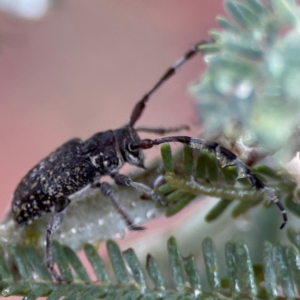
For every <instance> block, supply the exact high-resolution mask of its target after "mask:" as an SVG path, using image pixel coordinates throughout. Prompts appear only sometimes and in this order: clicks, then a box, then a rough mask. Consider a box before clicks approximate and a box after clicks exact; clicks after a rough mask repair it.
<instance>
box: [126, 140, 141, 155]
mask: <svg viewBox="0 0 300 300" xmlns="http://www.w3.org/2000/svg"><path fill="white" fill-rule="evenodd" d="M126 150H127V151H128V152H130V153H132V154H133V155H138V153H139V148H138V147H137V144H135V143H134V142H132V141H128V142H127V144H126Z"/></svg>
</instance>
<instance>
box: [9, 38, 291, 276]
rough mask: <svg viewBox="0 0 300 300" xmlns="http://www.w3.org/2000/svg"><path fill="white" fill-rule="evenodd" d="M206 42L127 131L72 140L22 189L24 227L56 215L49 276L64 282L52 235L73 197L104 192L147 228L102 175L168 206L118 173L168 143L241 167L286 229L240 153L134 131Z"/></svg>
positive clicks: (19, 210)
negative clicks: (142, 136) (121, 202)
mask: <svg viewBox="0 0 300 300" xmlns="http://www.w3.org/2000/svg"><path fill="white" fill-rule="evenodd" d="M204 43H208V42H200V43H197V44H196V45H195V46H194V47H192V48H191V49H190V50H189V51H187V52H186V54H185V55H184V56H183V57H182V58H181V59H179V60H178V61H177V62H176V63H175V64H174V65H173V66H172V67H170V68H169V69H168V70H167V71H166V72H165V73H164V74H163V76H162V77H161V78H160V79H159V80H158V81H157V82H156V84H155V85H154V86H153V87H152V88H151V89H150V90H149V91H148V92H147V93H146V94H145V95H144V96H143V97H142V99H141V100H140V101H139V102H137V104H136V105H135V107H134V109H133V111H132V113H131V116H130V119H129V122H128V123H127V124H126V125H125V126H123V127H120V128H118V129H115V130H108V131H105V132H98V133H96V134H94V135H93V136H92V137H91V138H89V139H88V140H86V141H82V140H81V139H72V140H70V141H68V142H66V143H65V144H63V145H62V146H60V147H59V148H58V149H57V150H55V151H54V152H52V153H51V154H50V155H49V156H47V157H46V158H44V159H43V160H42V161H40V162H39V163H38V164H37V165H36V166H35V167H33V168H32V169H31V170H30V171H29V172H28V173H27V174H26V175H25V177H24V178H23V179H22V180H21V182H20V183H19V185H18V186H17V188H16V190H15V192H14V197H13V202H12V214H13V217H14V219H15V220H16V222H17V223H18V224H20V225H27V224H30V223H31V222H32V221H33V220H34V219H37V218H39V217H40V216H41V215H43V214H45V213H48V212H53V213H54V214H53V216H52V217H51V218H50V219H49V221H48V224H47V233H46V262H47V268H48V270H49V272H50V273H51V275H52V276H53V278H54V279H55V280H56V281H61V280H63V279H62V278H61V277H60V276H59V274H57V272H56V271H55V269H54V263H53V258H52V250H51V235H52V234H53V232H55V231H56V230H57V229H58V228H59V226H60V224H61V222H62V220H63V218H64V215H65V213H66V210H67V208H68V206H69V204H70V201H71V199H70V198H71V196H72V195H73V194H75V193H76V192H79V191H80V190H82V189H83V188H85V187H86V186H91V187H94V188H99V189H100V191H101V192H102V194H103V195H104V196H107V197H109V199H110V200H111V203H112V204H113V206H114V207H115V209H116V210H117V211H118V213H119V214H120V216H121V217H122V218H123V220H124V221H125V223H126V224H127V225H128V227H129V228H130V229H131V230H143V229H144V228H143V227H141V226H137V225H135V224H133V222H132V220H131V219H130V217H129V216H128V215H127V213H126V212H125V211H123V210H122V208H121V207H120V206H119V204H118V201H117V199H116V197H115V195H114V191H113V188H112V186H111V184H109V183H108V182H102V183H100V181H99V179H100V178H101V176H104V175H109V176H110V177H111V178H112V179H113V180H114V181H115V183H116V184H117V185H120V186H130V187H133V188H134V189H136V190H138V191H140V192H142V193H144V194H146V195H148V196H149V197H150V198H151V199H152V200H153V201H155V202H159V203H161V204H164V202H163V199H161V197H160V196H159V195H158V194H156V193H155V192H154V191H153V190H152V189H151V188H149V187H148V186H146V185H144V184H142V183H139V182H134V181H133V180H132V179H130V178H129V177H127V176H126V175H123V174H119V173H118V171H119V169H120V168H121V167H122V166H123V165H124V164H125V163H129V164H131V165H134V166H137V167H144V154H143V151H142V150H145V149H149V148H152V147H153V146H155V145H159V144H162V143H170V142H179V143H182V144H186V145H188V146H189V147H191V148H194V149H199V150H202V149H207V150H208V151H210V152H212V153H213V154H214V155H215V156H216V159H217V160H218V162H219V163H220V166H221V167H222V168H225V167H227V166H236V167H237V170H238V176H237V177H238V178H248V179H249V180H250V182H251V184H252V186H254V187H255V188H256V189H259V190H262V191H263V192H264V193H265V195H266V196H267V197H268V198H269V199H270V200H271V201H273V202H274V203H275V204H276V205H277V206H278V208H279V209H280V210H281V214H282V218H283V223H282V224H281V226H280V229H282V228H283V227H284V226H285V224H286V222H287V213H286V211H285V208H284V206H283V205H282V204H281V202H279V200H278V198H277V197H276V195H275V194H274V193H273V191H272V190H271V189H269V188H268V187H266V186H265V185H264V183H263V182H262V181H261V180H259V179H258V178H257V177H256V176H255V175H254V174H253V173H252V172H251V170H250V169H249V168H248V167H247V166H246V165H245V164H244V163H243V162H242V161H241V160H239V158H238V157H237V156H236V155H235V154H233V153H232V152H230V151H229V150H227V149H226V148H224V147H222V146H220V145H219V144H217V143H215V142H210V141H205V140H203V139H197V138H191V137H188V136H170V137H163V138H159V139H154V140H150V139H144V140H141V139H140V138H139V136H138V134H137V131H147V132H153V133H157V134H164V133H168V132H175V131H179V130H181V129H183V128H184V126H178V127H174V128H169V129H166V128H136V129H135V128H134V125H135V123H136V122H137V121H138V119H139V118H140V116H141V114H142V113H143V111H144V109H145V106H146V103H147V101H148V100H149V98H150V97H151V96H152V94H153V93H154V92H155V91H156V90H157V89H158V88H159V87H160V86H161V85H162V84H163V83H164V82H166V81H167V80H168V79H169V78H170V77H172V76H173V75H174V74H175V73H176V71H177V70H178V69H179V68H180V67H181V66H182V65H183V64H184V63H185V62H187V61H188V60H190V59H191V58H192V57H193V56H195V54H196V53H197V52H198V51H199V46H200V45H201V44H204Z"/></svg>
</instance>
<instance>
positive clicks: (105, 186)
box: [100, 182, 145, 230]
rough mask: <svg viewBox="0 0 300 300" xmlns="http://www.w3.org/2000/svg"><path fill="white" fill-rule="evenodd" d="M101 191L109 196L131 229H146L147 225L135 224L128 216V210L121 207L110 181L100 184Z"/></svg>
mask: <svg viewBox="0 0 300 300" xmlns="http://www.w3.org/2000/svg"><path fill="white" fill-rule="evenodd" d="M100 189H101V192H102V194H103V195H104V196H107V197H109V199H110V201H111V203H112V204H113V206H114V208H115V209H116V210H117V212H118V213H119V214H120V215H121V217H122V218H123V220H124V221H125V223H126V224H127V225H128V227H129V228H130V229H131V230H144V229H145V227H142V226H137V225H134V223H133V221H132V220H131V219H130V218H129V217H128V215H127V214H126V212H125V211H124V210H123V209H122V208H121V206H120V205H119V203H118V201H117V199H116V197H115V195H114V191H113V187H112V185H111V184H109V183H108V182H102V183H101V185H100Z"/></svg>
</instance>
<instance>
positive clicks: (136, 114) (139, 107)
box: [129, 40, 214, 127]
mask: <svg viewBox="0 0 300 300" xmlns="http://www.w3.org/2000/svg"><path fill="white" fill-rule="evenodd" d="M213 42H214V41H213V40H209V41H201V42H199V43H197V44H196V45H195V46H193V47H192V48H191V49H189V50H188V51H187V52H186V53H185V54H184V55H183V56H182V57H181V58H180V59H179V60H178V61H177V62H176V63H175V64H174V65H173V66H172V67H170V68H169V69H167V71H166V72H165V73H164V74H163V76H162V77H161V78H160V79H159V80H158V81H157V82H156V83H155V84H154V85H153V86H152V88H151V89H150V90H149V91H148V92H147V93H146V94H145V95H144V96H143V98H142V99H141V100H140V101H139V102H138V103H137V104H136V105H135V107H134V109H133V111H132V113H131V116H130V119H129V126H132V127H133V126H134V124H135V123H136V121H137V120H138V119H139V118H140V116H141V115H142V112H143V111H144V109H145V107H146V102H147V101H148V99H149V98H150V97H151V95H152V94H153V93H154V92H155V91H157V90H158V89H159V88H160V86H161V85H162V84H164V83H165V82H166V81H168V80H169V79H170V78H171V77H172V76H173V75H174V74H175V73H176V71H177V70H178V69H179V68H180V67H181V66H182V65H184V64H185V63H186V62H187V61H188V60H190V59H191V58H192V57H194V56H195V54H196V53H197V52H198V51H199V46H200V45H203V44H209V43H213Z"/></svg>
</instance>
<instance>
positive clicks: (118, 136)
mask: <svg viewBox="0 0 300 300" xmlns="http://www.w3.org/2000/svg"><path fill="white" fill-rule="evenodd" d="M139 140H140V139H139V137H138V135H137V133H136V132H135V130H134V129H133V128H132V127H130V126H124V127H122V128H121V129H117V130H114V131H112V130H108V131H105V132H99V133H96V134H95V135H93V136H92V137H91V138H89V139H88V140H86V141H85V142H83V141H82V140H80V139H72V140H70V141H68V142H66V143H65V144H63V145H62V146H60V147H59V148H58V149H56V150H55V151H54V152H52V153H51V154H50V155H49V156H47V157H46V158H45V159H43V160H42V161H41V162H40V163H39V164H37V165H36V166H35V167H34V168H33V169H31V170H30V171H29V172H28V173H27V174H26V175H25V177H24V178H23V179H22V181H21V182H20V183H19V185H18V187H17V189H16V190H15V193H14V198H13V204H12V211H13V214H14V217H15V219H16V220H17V222H18V223H19V224H29V223H31V221H32V220H33V219H36V218H38V217H40V216H41V215H43V214H44V213H47V212H60V211H62V210H63V209H64V208H65V207H66V206H67V205H68V203H69V198H68V197H69V196H72V195H73V194H75V193H76V192H78V191H80V190H82V189H83V188H85V187H86V186H88V185H92V184H97V183H98V182H99V179H100V177H101V176H103V175H113V174H116V173H117V172H118V171H119V169H120V168H121V167H122V166H123V164H124V163H125V162H128V163H129V164H132V165H136V166H140V167H143V162H144V156H143V154H142V150H134V151H131V152H130V150H129V149H128V147H127V145H128V144H129V143H132V142H138V141H139Z"/></svg>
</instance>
